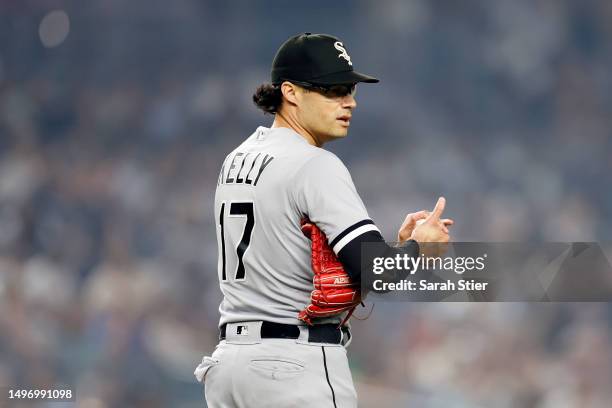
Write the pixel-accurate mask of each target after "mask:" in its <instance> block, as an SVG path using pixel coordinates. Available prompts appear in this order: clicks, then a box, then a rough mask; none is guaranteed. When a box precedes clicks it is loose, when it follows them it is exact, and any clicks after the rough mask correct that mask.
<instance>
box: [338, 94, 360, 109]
mask: <svg viewBox="0 0 612 408" xmlns="http://www.w3.org/2000/svg"><path fill="white" fill-rule="evenodd" d="M342 107H343V108H346V109H351V110H352V109H355V108H356V107H357V100H355V97H354V96H353V95H351V94H348V95H346V96H345V97H344V98H342Z"/></svg>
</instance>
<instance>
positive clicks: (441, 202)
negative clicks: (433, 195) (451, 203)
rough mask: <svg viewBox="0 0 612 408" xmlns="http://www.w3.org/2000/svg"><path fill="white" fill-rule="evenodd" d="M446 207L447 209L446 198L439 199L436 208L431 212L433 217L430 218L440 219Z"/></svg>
mask: <svg viewBox="0 0 612 408" xmlns="http://www.w3.org/2000/svg"><path fill="white" fill-rule="evenodd" d="M444 207H446V198H444V197H440V198H438V202H437V203H436V206H435V207H434V209H433V211H432V212H431V215H430V216H429V218H430V219H439V218H440V216H441V215H442V212H443V211H444Z"/></svg>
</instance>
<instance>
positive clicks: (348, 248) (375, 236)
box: [338, 231, 419, 287]
mask: <svg viewBox="0 0 612 408" xmlns="http://www.w3.org/2000/svg"><path fill="white" fill-rule="evenodd" d="M364 242H375V243H383V244H384V242H385V240H384V239H383V237H382V235H381V234H380V233H379V232H378V231H368V232H365V233H363V234H361V235H360V236H358V237H356V238H355V239H353V240H351V241H350V242H349V243H348V244H346V245H345V246H344V247H343V248H342V249H341V250H340V252H339V253H338V259H339V260H340V262H342V265H343V266H344V268H345V269H346V272H347V273H348V274H349V276H350V277H351V279H352V280H353V281H355V282H361V280H362V279H364V278H365V279H372V278H373V277H374V276H373V274H371V273H367V274H366V276H365V277H364V276H362V274H361V266H362V262H363V264H364V265H372V262H373V259H374V258H375V257H385V258H387V257H389V258H394V257H395V256H396V255H400V256H404V254H407V255H408V256H409V257H414V258H416V257H418V256H419V244H418V243H417V242H416V241H414V240H409V241H406V242H405V243H404V244H402V245H401V246H398V247H392V246H389V245H387V244H385V245H378V246H377V247H380V253H376V254H368V255H369V256H370V257H371V258H372V259H362V258H361V256H362V252H361V244H362V243H364ZM368 252H370V251H368ZM410 272H411V271H410V270H409V269H400V270H387V271H385V272H384V273H383V274H382V275H377V276H376V279H380V280H382V281H384V282H399V281H400V280H402V279H404V278H405V277H406V276H408V274H409V273H410ZM364 283H365V285H362V286H364V287H372V285H371V282H364Z"/></svg>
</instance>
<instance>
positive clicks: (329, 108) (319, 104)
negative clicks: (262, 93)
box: [296, 85, 357, 144]
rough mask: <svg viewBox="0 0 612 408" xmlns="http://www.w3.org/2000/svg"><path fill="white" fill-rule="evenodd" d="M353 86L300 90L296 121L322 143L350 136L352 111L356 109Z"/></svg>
mask: <svg viewBox="0 0 612 408" xmlns="http://www.w3.org/2000/svg"><path fill="white" fill-rule="evenodd" d="M354 89H355V88H354V86H350V85H336V86H333V87H330V88H325V89H317V88H310V87H309V88H305V87H300V89H299V90H297V92H296V94H298V95H296V96H298V100H299V103H298V106H297V110H296V115H297V119H298V121H299V122H300V124H301V125H302V126H303V127H304V128H305V129H306V130H307V131H308V132H309V133H310V134H311V135H312V136H313V137H314V138H315V139H316V140H317V141H319V142H320V143H321V144H322V143H325V142H328V141H331V140H334V139H338V138H342V137H345V136H346V135H347V134H348V129H349V126H350V123H351V122H350V121H351V116H352V113H353V109H355V107H356V106H357V102H356V101H355V96H354V95H355V93H354Z"/></svg>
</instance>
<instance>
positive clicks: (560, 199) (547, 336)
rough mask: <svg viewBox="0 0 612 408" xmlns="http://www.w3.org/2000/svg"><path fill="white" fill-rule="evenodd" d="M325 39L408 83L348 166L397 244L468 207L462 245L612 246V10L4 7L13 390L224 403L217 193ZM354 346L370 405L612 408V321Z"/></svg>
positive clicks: (380, 94) (2, 307) (0, 10)
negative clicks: (294, 71) (206, 377)
mask: <svg viewBox="0 0 612 408" xmlns="http://www.w3.org/2000/svg"><path fill="white" fill-rule="evenodd" d="M305 31H310V32H327V33H331V34H334V35H337V36H339V37H341V38H342V39H343V40H344V41H345V44H346V45H347V48H348V50H349V53H350V55H351V57H352V59H353V61H354V64H355V66H356V67H357V68H358V69H360V70H362V71H364V72H368V73H372V74H374V75H376V76H378V77H380V78H381V79H382V82H381V83H380V84H379V85H377V86H368V85H363V86H361V87H359V90H358V93H357V100H358V104H359V106H358V108H357V110H356V113H355V116H354V120H353V121H352V127H351V133H350V136H349V138H348V139H347V140H345V141H342V142H339V143H335V144H332V145H330V146H329V147H330V148H331V150H333V151H334V152H336V153H337V154H338V155H339V156H340V157H341V158H342V159H343V160H344V161H345V163H346V164H347V166H348V167H349V169H350V170H351V172H352V175H353V178H354V181H355V184H356V186H357V188H358V190H359V192H360V193H361V195H362V197H363V199H364V201H365V203H366V206H367V207H368V209H369V211H370V215H371V216H372V218H373V219H374V220H375V221H376V222H377V223H378V224H379V225H380V226H381V227H382V228H383V232H384V234H385V236H386V237H387V239H390V240H391V239H393V238H394V237H395V234H396V228H397V227H398V226H399V222H400V221H401V220H402V219H403V217H404V215H405V213H406V212H410V211H413V210H417V209H421V208H430V207H431V206H432V205H433V204H434V202H435V199H436V197H437V196H438V195H441V194H444V195H445V196H446V197H447V199H448V205H447V214H448V215H449V216H451V217H453V218H454V219H455V220H456V222H457V223H456V226H455V227H454V233H453V238H454V239H455V240H463V241H524V240H532V241H601V242H611V241H612V221H611V220H612V188H611V187H612V75H611V73H612V2H608V1H605V0H601V1H593V0H583V1H580V0H575V1H570V0H537V1H532V0H507V1H506V0H500V1H484V0H482V1H472V0H470V1H462V2H451V1H441V0H435V1H426V0H410V1H400V0H388V1H380V2H374V1H371V2H368V1H364V0H362V1H335V2H323V1H309V2H279V1H257V2H255V1H247V0H241V1H227V2H221V1H219V2H217V1H202V0H181V1H173V2H168V1H159V0H149V1H144V0H131V1H119V0H104V1H77V0H74V1H60V0H44V1H42V0H21V1H11V0H2V1H0V311H1V313H0V385H26V384H29V385H32V386H34V385H37V384H39V385H42V384H50V383H56V384H67V385H71V386H73V387H76V389H77V395H78V399H79V406H82V407H96V408H97V407H100V408H102V407H197V406H203V405H204V402H203V401H202V389H201V387H200V386H199V385H198V384H197V383H196V382H195V380H194V378H193V375H192V372H193V369H194V367H195V365H197V363H198V362H199V359H200V358H201V356H202V355H203V354H205V353H206V354H208V353H210V352H211V351H212V349H213V348H214V345H215V344H216V337H217V332H216V324H217V318H218V314H217V307H218V302H219V301H220V293H219V290H218V286H217V278H216V263H217V247H216V242H215V228H214V220H213V217H212V207H213V195H214V187H215V182H216V178H217V172H218V169H219V167H220V164H221V162H222V159H223V157H224V156H225V154H227V153H228V152H229V151H230V150H231V149H232V148H233V147H234V146H235V145H237V144H238V143H239V142H240V141H241V140H242V139H244V138H245V137H247V136H248V135H249V134H250V132H251V131H252V130H254V129H255V127H256V126H258V125H260V124H264V125H268V124H269V123H270V122H271V118H270V117H264V116H263V115H261V114H260V113H259V112H258V111H257V110H256V109H255V107H254V106H253V105H252V103H251V94H252V92H253V90H254V88H255V86H256V85H258V84H259V83H261V82H264V81H266V80H267V79H268V75H269V74H268V68H269V65H270V63H271V59H272V57H273V54H274V52H275V50H276V48H277V47H278V46H279V44H280V43H281V42H282V41H284V40H285V39H286V38H287V37H288V36H290V35H293V34H296V33H299V32H305ZM363 314H365V311H364V310H361V311H357V315H363ZM353 327H354V332H355V334H356V336H355V340H354V342H353V344H352V346H351V347H350V349H349V355H350V360H351V364H352V366H353V373H354V379H355V381H356V385H357V389H358V392H359V394H360V399H361V406H362V407H371V406H376V407H378V408H383V407H405V406H415V407H501V408H505V407H534V408H536V407H537V408H551V407H555V408H565V407H609V406H611V403H612V394H611V393H612V387H610V384H611V380H610V379H611V378H612V335H611V328H612V307H611V305H610V304H602V303H591V304H587V303H583V304H519V303H506V304H462V303H461V304H416V303H415V304H378V305H377V306H376V309H375V310H374V313H373V315H372V316H371V318H370V319H369V320H368V321H367V322H362V321H358V320H355V321H354V322H353ZM3 403H5V401H4V402H0V405H2V404H3ZM54 406H55V405H54Z"/></svg>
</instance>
